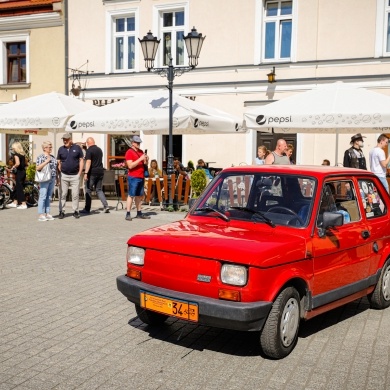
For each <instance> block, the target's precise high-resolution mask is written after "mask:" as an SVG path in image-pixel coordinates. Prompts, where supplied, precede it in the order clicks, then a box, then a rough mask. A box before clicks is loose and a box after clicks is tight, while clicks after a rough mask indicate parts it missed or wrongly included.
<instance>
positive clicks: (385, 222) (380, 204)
mask: <svg viewBox="0 0 390 390" xmlns="http://www.w3.org/2000/svg"><path fill="white" fill-rule="evenodd" d="M358 186H359V192H360V197H361V200H362V204H361V205H362V215H363V216H364V217H365V218H366V219H367V225H368V234H369V236H370V237H369V240H370V242H371V256H370V268H369V275H373V274H375V273H376V272H377V270H378V269H379V267H381V266H382V264H381V263H380V261H381V258H382V253H383V250H384V249H385V248H386V246H388V245H389V240H390V239H389V236H390V223H389V215H388V211H389V210H388V206H387V205H386V201H388V195H387V193H386V191H385V189H384V188H383V187H382V185H381V183H380V182H379V180H378V179H376V178H371V177H370V178H364V177H362V178H361V179H359V180H358Z"/></svg>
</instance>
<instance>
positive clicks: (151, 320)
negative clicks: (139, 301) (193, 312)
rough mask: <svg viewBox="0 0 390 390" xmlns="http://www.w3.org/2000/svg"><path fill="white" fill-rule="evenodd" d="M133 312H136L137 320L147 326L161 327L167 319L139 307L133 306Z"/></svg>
mask: <svg viewBox="0 0 390 390" xmlns="http://www.w3.org/2000/svg"><path fill="white" fill-rule="evenodd" d="M135 311H136V312H137V316H138V318H139V319H140V320H141V321H142V322H144V323H145V324H148V325H161V324H163V323H164V322H165V320H166V319H167V318H168V317H169V316H167V315H165V314H160V313H156V312H154V311H150V310H147V309H144V308H143V307H141V306H140V305H135Z"/></svg>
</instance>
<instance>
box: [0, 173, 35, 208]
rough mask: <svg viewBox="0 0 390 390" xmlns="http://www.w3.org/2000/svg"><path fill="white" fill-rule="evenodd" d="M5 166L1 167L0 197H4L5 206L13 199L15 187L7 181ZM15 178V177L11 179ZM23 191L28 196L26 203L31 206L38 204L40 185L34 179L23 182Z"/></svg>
mask: <svg viewBox="0 0 390 390" xmlns="http://www.w3.org/2000/svg"><path fill="white" fill-rule="evenodd" d="M4 171H5V168H4V167H0V194H1V196H0V198H3V201H2V202H3V208H4V207H5V206H6V205H7V204H8V203H11V202H12V200H13V197H14V196H13V194H14V189H13V188H12V187H11V186H10V185H9V184H8V183H7V181H6V177H5V176H4ZM11 180H13V179H11ZM23 192H24V195H25V197H26V204H27V206H29V207H35V206H38V198H39V187H38V186H37V185H36V184H35V183H34V182H32V181H25V182H24V183H23Z"/></svg>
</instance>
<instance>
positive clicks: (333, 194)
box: [317, 180, 360, 226]
mask: <svg viewBox="0 0 390 390" xmlns="http://www.w3.org/2000/svg"><path fill="white" fill-rule="evenodd" d="M325 211H331V212H337V213H340V214H342V215H343V220H344V223H345V224H346V223H351V222H355V221H359V220H360V212H359V207H358V203H357V197H356V191H355V188H354V184H353V182H352V181H351V180H332V181H327V182H325V183H324V186H323V187H322V192H321V202H320V208H319V214H318V218H317V226H321V224H322V220H323V213H324V212H325Z"/></svg>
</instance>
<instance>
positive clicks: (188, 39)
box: [138, 27, 206, 205]
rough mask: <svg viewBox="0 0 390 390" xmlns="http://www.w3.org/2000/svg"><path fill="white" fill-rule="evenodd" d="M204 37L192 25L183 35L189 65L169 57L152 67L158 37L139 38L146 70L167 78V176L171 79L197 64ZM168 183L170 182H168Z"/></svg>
mask: <svg viewBox="0 0 390 390" xmlns="http://www.w3.org/2000/svg"><path fill="white" fill-rule="evenodd" d="M205 38H206V37H202V34H199V33H198V32H197V31H196V28H195V27H194V28H193V29H192V30H191V32H190V33H188V35H187V36H185V37H184V38H183V39H184V42H185V44H186V48H187V53H188V64H189V66H177V67H174V66H173V65H172V57H171V58H170V59H169V66H168V67H166V68H154V60H155V58H156V54H157V49H158V45H159V43H160V39H157V38H156V37H154V36H153V34H152V32H151V31H149V32H148V33H147V34H146V35H145V36H144V37H143V38H142V39H139V38H138V40H139V42H140V44H141V48H142V52H143V55H144V58H145V67H146V68H147V69H148V72H154V73H158V74H159V75H160V76H162V77H167V79H168V90H169V133H168V144H169V146H168V164H167V173H168V177H170V175H171V174H172V173H174V168H173V134H172V127H173V108H172V106H173V103H172V90H173V80H174V79H175V76H181V75H182V74H183V73H185V72H189V71H190V70H192V69H194V68H195V67H196V66H197V65H198V58H199V54H200V51H201V49H202V45H203V41H204V39H205ZM169 183H170V182H169ZM168 193H169V205H172V203H173V200H172V197H171V183H170V184H169V189H168Z"/></svg>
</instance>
